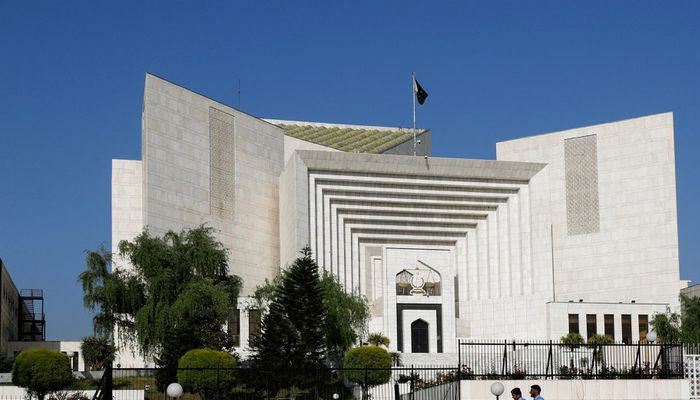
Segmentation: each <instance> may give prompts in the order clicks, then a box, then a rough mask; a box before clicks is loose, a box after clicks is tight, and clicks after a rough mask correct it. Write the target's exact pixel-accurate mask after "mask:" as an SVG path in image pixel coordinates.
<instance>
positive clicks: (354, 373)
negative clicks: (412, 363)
mask: <svg viewBox="0 0 700 400" xmlns="http://www.w3.org/2000/svg"><path fill="white" fill-rule="evenodd" d="M391 365H392V360H391V354H389V352H388V351H386V350H385V349H383V348H381V347H377V346H364V347H355V348H353V349H350V350H348V351H347V352H346V353H345V362H344V363H343V366H344V368H345V377H346V378H347V379H348V380H349V381H351V382H356V383H359V384H362V385H366V386H375V385H381V384H382V383H386V382H389V379H390V378H391ZM365 368H367V370H365ZM365 374H366V375H365Z"/></svg>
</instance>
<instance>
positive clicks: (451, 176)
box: [112, 74, 681, 365]
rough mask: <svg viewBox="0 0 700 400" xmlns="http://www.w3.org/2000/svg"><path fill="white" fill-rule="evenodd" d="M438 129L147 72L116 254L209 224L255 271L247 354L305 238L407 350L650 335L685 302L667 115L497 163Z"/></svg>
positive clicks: (513, 151)
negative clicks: (361, 119) (241, 106)
mask: <svg viewBox="0 0 700 400" xmlns="http://www.w3.org/2000/svg"><path fill="white" fill-rule="evenodd" d="M414 135H415V137H416V138H417V139H418V140H419V141H420V143H419V144H415V145H414ZM430 136H431V132H430V131H429V130H411V129H400V128H391V127H368V126H357V125H342V124H324V123H312V122H300V121H281V120H271V119H267V120H266V119H259V118H256V117H253V116H250V115H248V114H245V113H243V112H240V111H238V110H236V109H233V108H231V107H229V106H226V105H224V104H221V103H218V102H216V101H214V100H211V99H209V98H207V97H205V96H202V95H200V94H197V93H195V92H192V91H190V90H187V89H185V88H183V87H180V86H178V85H175V84H173V83H171V82H168V81H166V80H164V79H161V78H158V77H156V76H153V75H150V74H148V75H147V76H146V82H145V93H144V102H143V114H142V132H141V137H142V159H141V160H113V162H112V248H116V246H117V244H118V242H119V241H121V240H128V239H131V238H133V237H134V236H135V235H137V234H138V233H140V232H141V231H142V230H143V228H144V227H148V228H149V230H150V231H151V232H153V233H155V234H162V233H164V232H166V231H167V230H169V229H174V230H179V229H182V228H188V227H193V226H197V225H199V224H202V223H207V224H209V225H211V226H213V227H214V228H215V229H216V230H217V232H218V239H219V240H220V241H221V242H222V243H223V244H224V245H225V246H226V247H227V248H228V249H229V250H230V263H229V265H230V270H231V273H235V274H237V275H239V276H241V277H242V278H243V281H244V286H243V291H242V295H243V296H244V298H243V299H242V301H241V304H242V306H241V309H240V310H238V311H237V312H236V313H235V314H234V315H232V318H231V323H230V324H229V325H230V326H229V330H230V332H231V334H232V335H234V337H236V338H237V339H238V342H239V343H240V348H241V353H242V354H245V349H246V347H247V338H248V336H249V334H250V332H251V331H254V330H256V329H258V326H259V324H258V321H259V318H260V316H259V312H258V311H257V310H255V309H252V308H251V307H252V306H250V307H246V306H245V304H249V303H247V302H246V300H245V296H248V295H250V294H252V292H253V291H254V289H255V287H256V286H257V285H259V284H261V283H263V282H264V280H265V279H266V278H267V279H269V278H271V277H273V276H274V275H275V274H276V273H277V272H278V270H279V268H285V266H286V265H288V263H290V262H291V261H292V260H293V259H294V258H295V257H296V255H297V254H298V250H299V249H300V248H301V247H303V246H305V245H307V244H308V245H310V246H311V249H312V251H313V254H314V256H315V257H316V260H317V262H318V264H319V266H320V267H321V268H322V269H324V270H326V271H330V272H332V273H333V274H335V275H336V276H337V277H338V279H339V280H340V281H341V283H343V285H344V286H345V288H346V290H355V291H359V292H360V293H362V294H363V295H365V296H366V297H367V298H368V300H369V302H370V304H371V310H372V320H371V324H370V325H371V326H370V330H371V331H376V332H382V333H383V334H384V335H386V336H388V337H389V338H390V339H391V347H392V350H396V351H402V352H404V353H432V354H434V353H445V354H454V353H455V352H456V343H457V340H458V339H528V340H534V339H558V338H559V337H560V336H562V335H564V334H566V333H568V332H573V331H576V332H579V333H581V334H582V336H583V337H584V338H586V337H587V336H589V335H592V334H593V333H598V334H608V335H611V336H613V337H614V338H615V339H616V340H618V341H627V342H630V341H636V340H640V339H641V340H643V339H644V337H645V335H646V332H647V331H648V321H649V320H650V319H651V316H652V315H653V314H654V313H657V312H663V311H665V310H666V308H667V307H671V308H677V307H678V293H679V289H680V285H681V283H680V279H679V264H678V236H677V214H676V188H675V157H674V139H673V115H672V114H671V113H666V114H658V115H653V116H648V117H642V118H636V119H631V120H626V121H620V122H615V123H610V124H603V125H596V126H591V127H585V128H578V129H572V130H567V131H562V132H556V133H550V134H545V135H538V136H533V137H527V138H523V139H517V140H512V141H507V142H502V143H498V144H497V146H496V148H497V159H496V160H470V159H456V158H439V157H432V156H431V154H430ZM414 154H415V156H414ZM115 268H129V265H128V263H127V262H126V261H125V260H120V259H118V258H117V259H116V260H115ZM251 316H252V317H251ZM137 363H138V361H137V360H136V359H131V358H129V356H127V355H123V359H122V362H121V364H123V365H134V364H137Z"/></svg>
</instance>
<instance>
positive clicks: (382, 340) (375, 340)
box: [367, 332, 391, 347]
mask: <svg viewBox="0 0 700 400" xmlns="http://www.w3.org/2000/svg"><path fill="white" fill-rule="evenodd" d="M367 343H369V344H371V345H372V346H384V347H389V343H391V341H390V340H389V338H388V337H386V336H384V335H382V334H381V333H379V332H375V333H370V334H369V336H367Z"/></svg>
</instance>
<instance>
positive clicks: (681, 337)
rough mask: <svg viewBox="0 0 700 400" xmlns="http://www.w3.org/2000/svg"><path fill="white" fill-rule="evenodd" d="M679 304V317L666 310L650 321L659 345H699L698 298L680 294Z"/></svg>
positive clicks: (699, 311) (699, 320) (699, 306)
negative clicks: (680, 343) (681, 343)
mask: <svg viewBox="0 0 700 400" xmlns="http://www.w3.org/2000/svg"><path fill="white" fill-rule="evenodd" d="M680 302H681V314H680V315H679V314H678V313H675V312H671V310H670V309H667V310H666V313H663V314H656V315H654V317H653V318H652V319H651V326H652V328H654V331H655V332H656V336H657V338H658V342H659V343H664V344H666V343H679V342H683V343H689V344H698V343H700V298H697V297H689V296H686V295H683V294H682V295H681V296H680Z"/></svg>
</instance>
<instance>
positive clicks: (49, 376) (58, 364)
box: [12, 348, 73, 400]
mask: <svg viewBox="0 0 700 400" xmlns="http://www.w3.org/2000/svg"><path fill="white" fill-rule="evenodd" d="M72 382H73V373H72V371H71V367H70V360H69V359H68V356H66V355H65V354H63V353H61V352H60V351H56V350H48V349H41V348H32V349H27V350H24V351H23V352H21V353H19V355H18V356H17V358H15V362H14V365H13V366H12V383H14V384H15V385H16V386H20V387H23V388H25V389H27V391H28V392H29V393H30V394H33V395H36V396H37V397H38V398H39V400H43V399H44V396H46V394H47V393H50V392H55V391H58V390H61V389H64V388H65V387H67V386H69V385H70V384H71V383H72Z"/></svg>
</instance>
